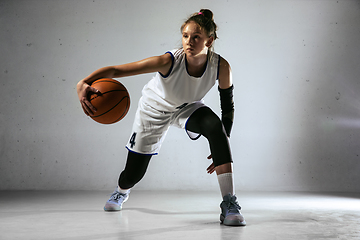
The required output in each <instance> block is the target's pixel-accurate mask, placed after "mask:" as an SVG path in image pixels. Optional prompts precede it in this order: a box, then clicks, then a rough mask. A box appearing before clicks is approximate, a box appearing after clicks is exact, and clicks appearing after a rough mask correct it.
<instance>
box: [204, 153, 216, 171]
mask: <svg viewBox="0 0 360 240" xmlns="http://www.w3.org/2000/svg"><path fill="white" fill-rule="evenodd" d="M207 159H212V156H211V154H210V155H209V156H208V157H207ZM206 171H207V173H209V174H212V173H213V172H215V166H214V163H212V164H211V165H210V166H209V167H208V168H207V169H206Z"/></svg>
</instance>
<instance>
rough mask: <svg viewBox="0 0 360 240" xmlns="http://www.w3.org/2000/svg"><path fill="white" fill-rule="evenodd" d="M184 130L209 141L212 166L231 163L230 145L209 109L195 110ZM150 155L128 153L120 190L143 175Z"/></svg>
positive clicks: (219, 121) (132, 184) (127, 187)
mask: <svg viewBox="0 0 360 240" xmlns="http://www.w3.org/2000/svg"><path fill="white" fill-rule="evenodd" d="M186 129H187V130H189V131H191V132H195V133H199V134H201V135H203V136H204V137H206V138H207V139H208V141H209V145H210V151H211V155H212V159H213V163H214V166H215V167H216V166H220V165H222V164H225V163H229V162H232V157H231V152H230V145H229V141H228V138H227V136H226V132H225V129H224V126H223V124H222V122H221V120H220V118H219V117H218V116H217V115H216V114H215V113H214V112H213V111H212V110H211V109H210V108H209V107H201V108H199V109H197V110H196V111H195V112H194V113H193V114H192V115H191V116H190V118H189V120H188V122H187V124H186ZM151 156H152V155H144V154H139V153H134V152H131V151H129V153H128V157H127V161H126V166H125V169H124V170H123V171H122V172H121V174H120V177H119V186H120V188H122V189H129V188H132V187H133V186H134V185H135V184H136V183H138V182H139V181H140V180H141V179H142V178H143V177H144V175H145V173H146V169H147V167H148V165H149V162H150V159H151Z"/></svg>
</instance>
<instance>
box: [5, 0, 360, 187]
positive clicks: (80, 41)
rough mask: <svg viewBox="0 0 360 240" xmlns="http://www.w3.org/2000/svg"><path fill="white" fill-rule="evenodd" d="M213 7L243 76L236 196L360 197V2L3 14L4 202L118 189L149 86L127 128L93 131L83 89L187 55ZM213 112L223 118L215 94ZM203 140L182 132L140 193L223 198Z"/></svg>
mask: <svg viewBox="0 0 360 240" xmlns="http://www.w3.org/2000/svg"><path fill="white" fill-rule="evenodd" d="M200 8H210V9H212V10H213V12H214V14H215V21H216V22H217V24H218V26H219V31H218V35H219V37H220V39H218V40H217V42H216V45H215V49H216V51H217V52H219V53H220V54H221V55H222V56H223V57H225V58H226V59H227V60H228V61H229V62H230V64H231V66H232V69H233V76H234V81H235V82H234V84H235V104H236V116H235V125H234V129H233V134H232V137H231V145H232V149H233V156H234V160H235V174H236V175H235V181H236V187H237V191H238V192H239V191H245V190H268V191H284V190H287V191H299V190H311V191H360V184H358V183H359V182H360V146H359V144H360V97H359V92H360V81H359V76H360V45H359V43H360V30H359V29H360V28H359V26H360V2H359V1H342V0H339V1H336V0H335V1H332V0H326V1H325V0H324V1H306V0H288V1H286V0H281V1H260V0H256V1H245V0H241V1H234V0H229V1H219V0H212V1H209V0H199V1H194V0H184V1H167V0H158V1H142V0H136V1H115V0H73V1H70V0H64V1H50V0H49V1H46V0H32V1H27V0H23V1H19V0H16V1H12V0H2V1H0V26H1V34H0V46H1V47H0V78H1V83H0V91H1V96H2V100H1V101H0V124H1V128H0V189H1V190H5V189H112V188H113V187H114V186H115V185H116V182H117V178H118V174H119V172H120V171H121V170H122V168H123V166H124V163H125V156H126V150H125V148H124V145H125V143H126V142H127V140H128V137H129V135H130V128H131V125H132V120H133V117H134V113H135V110H136V105H137V100H138V99H139V97H140V93H141V88H142V86H143V85H144V84H145V83H146V82H147V81H148V80H149V79H150V78H151V76H152V74H149V75H143V76H137V77H131V78H126V79H120V80H121V81H122V82H123V83H124V84H125V85H126V87H127V88H128V90H129V91H130V94H131V101H132V103H131V109H130V112H129V113H128V115H127V117H126V118H125V119H123V120H122V121H121V122H119V123H117V124H114V125H110V126H105V125H100V124H97V123H95V122H94V121H92V120H91V119H89V118H87V117H86V116H85V115H84V114H83V113H82V110H81V107H80V104H79V102H78V99H77V95H76V91H75V85H76V83H77V81H78V80H80V79H81V78H83V77H85V76H87V75H88V74H90V73H91V72H92V71H94V70H96V69H97V68H100V67H102V66H107V65H113V64H121V63H125V62H130V61H135V60H139V59H142V58H145V57H148V56H152V55H159V54H162V53H164V52H165V51H167V50H170V49H172V48H175V47H177V46H180V43H181V42H180V39H181V35H180V32H179V28H180V26H181V24H182V22H183V20H184V19H186V18H187V16H189V15H190V14H191V13H193V12H196V11H198V10H199V9H200ZM206 102H207V103H208V104H209V105H210V106H211V107H212V108H213V109H214V110H215V111H217V112H218V113H219V98H218V93H217V90H216V88H214V89H212V90H211V92H210V93H209V94H208V96H207V97H206ZM208 154H209V151H208V146H207V142H206V140H205V139H204V138H202V139H200V140H198V141H196V142H193V141H190V140H189V139H188V138H187V136H186V134H185V133H184V132H183V131H182V130H180V129H175V128H174V129H171V130H170V132H169V133H168V135H167V140H166V142H165V143H164V145H163V148H162V150H161V153H160V155H158V156H156V157H154V158H153V159H152V162H151V164H150V167H149V170H148V172H147V175H146V176H145V178H144V180H143V181H142V182H141V183H139V184H138V185H137V186H136V188H137V189H199V190H200V189H201V190H203V189H204V190H210V189H215V190H216V191H217V187H218V186H217V180H216V177H215V176H213V175H211V176H209V175H207V174H206V171H205V169H206V167H207V166H208V165H209V164H210V162H209V161H208V160H207V159H206V157H207V155H208Z"/></svg>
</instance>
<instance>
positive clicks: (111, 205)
mask: <svg viewBox="0 0 360 240" xmlns="http://www.w3.org/2000/svg"><path fill="white" fill-rule="evenodd" d="M129 194H130V190H129V191H128V192H127V193H120V192H119V191H118V188H117V187H116V189H115V191H114V192H113V193H112V194H111V197H110V198H109V200H107V202H106V204H105V207H104V210H105V211H120V210H121V209H122V205H123V203H124V202H126V201H127V200H128V199H129Z"/></svg>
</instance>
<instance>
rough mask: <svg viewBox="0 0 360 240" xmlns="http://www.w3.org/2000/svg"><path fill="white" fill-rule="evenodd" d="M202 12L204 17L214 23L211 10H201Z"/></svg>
mask: <svg viewBox="0 0 360 240" xmlns="http://www.w3.org/2000/svg"><path fill="white" fill-rule="evenodd" d="M200 12H201V13H202V14H203V15H204V17H206V18H209V19H211V20H213V21H214V14H213V13H212V11H211V10H209V9H201V10H200Z"/></svg>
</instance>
